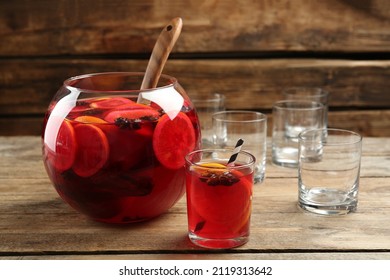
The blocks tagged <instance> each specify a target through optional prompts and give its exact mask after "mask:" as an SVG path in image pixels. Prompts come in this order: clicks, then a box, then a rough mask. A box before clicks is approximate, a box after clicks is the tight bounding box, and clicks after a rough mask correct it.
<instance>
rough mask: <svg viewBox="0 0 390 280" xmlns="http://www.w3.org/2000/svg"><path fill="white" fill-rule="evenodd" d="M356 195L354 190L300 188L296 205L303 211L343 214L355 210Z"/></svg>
mask: <svg viewBox="0 0 390 280" xmlns="http://www.w3.org/2000/svg"><path fill="white" fill-rule="evenodd" d="M354 194H355V195H354ZM356 195H357V194H356V192H355V193H353V192H351V193H346V192H344V191H340V190H334V189H333V190H332V189H324V188H311V189H309V190H307V191H303V190H300V193H299V200H298V206H299V207H300V208H301V209H303V210H305V211H308V212H312V213H316V214H321V215H344V214H348V213H350V212H355V211H356V208H357V198H356Z"/></svg>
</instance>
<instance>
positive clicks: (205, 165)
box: [200, 162, 226, 169]
mask: <svg viewBox="0 0 390 280" xmlns="http://www.w3.org/2000/svg"><path fill="white" fill-rule="evenodd" d="M200 166H202V167H213V168H223V169H225V168H226V166H225V165H223V164H220V163H216V162H207V163H202V164H200Z"/></svg>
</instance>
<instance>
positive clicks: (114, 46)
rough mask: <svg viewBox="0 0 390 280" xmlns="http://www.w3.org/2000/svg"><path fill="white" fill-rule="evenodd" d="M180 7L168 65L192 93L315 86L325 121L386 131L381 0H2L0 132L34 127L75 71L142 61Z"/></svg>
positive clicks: (239, 103) (241, 103)
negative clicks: (322, 93) (326, 109)
mask: <svg viewBox="0 0 390 280" xmlns="http://www.w3.org/2000/svg"><path fill="white" fill-rule="evenodd" d="M177 16H180V17H181V18H182V19H183V23H184V25H183V30H182V34H181V36H180V38H179V40H178V42H177V44H176V46H175V48H174V50H173V53H172V54H171V56H170V58H169V60H168V63H167V65H166V67H165V69H164V73H166V74H170V75H172V76H175V77H177V78H178V80H179V82H180V83H181V84H182V85H183V87H184V88H185V89H186V90H187V93H188V94H189V95H190V96H191V97H194V96H199V95H201V96H205V95H207V94H210V93H213V92H219V93H223V94H225V95H226V98H227V100H226V101H227V108H228V109H250V110H258V111H261V112H265V113H268V114H269V113H270V112H271V106H272V104H273V103H274V102H275V101H277V100H278V99H280V98H281V91H282V90H283V88H285V87H290V86H320V87H323V88H325V89H327V90H328V91H329V92H330V113H329V126H331V127H339V128H346V129H352V130H355V131H358V132H361V133H362V134H363V135H365V136H390V1H388V0H327V1H321V0H318V1H315V0H313V1H307V0H295V1H290V0H273V1H270V0H257V1H255V0H253V1H250V0H225V1H218V0H183V1H179V0H172V1H165V0H128V1H125V0H121V1H120V0H107V1H103V0H85V1H81V0H57V1H50V0H46V1H43V0H42V1H40V0H36V1H28V0H13V1H0V135H39V134H40V133H41V124H42V118H43V115H44V112H45V110H46V108H47V106H48V104H49V102H50V100H51V98H52V97H53V95H54V94H55V93H56V91H57V89H58V88H59V87H60V86H61V84H62V81H63V80H64V79H66V78H68V77H70V76H74V75H79V74H85V73H90V72H101V71H144V69H145V68H146V65H147V61H148V58H149V55H150V52H151V51H152V48H153V46H154V43H155V41H156V38H157V36H158V35H159V33H160V31H161V30H162V28H163V27H164V26H165V25H166V24H167V23H168V22H169V21H170V20H171V19H172V18H174V17H177Z"/></svg>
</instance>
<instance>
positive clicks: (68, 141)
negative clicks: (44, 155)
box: [48, 120, 77, 171]
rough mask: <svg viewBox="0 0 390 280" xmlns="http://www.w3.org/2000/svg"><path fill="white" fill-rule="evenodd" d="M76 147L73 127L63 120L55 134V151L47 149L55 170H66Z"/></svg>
mask: <svg viewBox="0 0 390 280" xmlns="http://www.w3.org/2000/svg"><path fill="white" fill-rule="evenodd" d="M76 148H77V144H76V139H75V132H74V129H73V127H72V125H71V124H70V123H69V122H68V121H67V120H64V121H63V122H62V124H61V126H60V129H59V130H58V134H57V135H56V142H55V151H49V153H48V159H49V161H50V162H51V164H52V165H53V166H54V167H55V168H56V169H57V170H59V171H64V170H67V169H69V168H71V167H72V165H73V162H74V160H75V157H76Z"/></svg>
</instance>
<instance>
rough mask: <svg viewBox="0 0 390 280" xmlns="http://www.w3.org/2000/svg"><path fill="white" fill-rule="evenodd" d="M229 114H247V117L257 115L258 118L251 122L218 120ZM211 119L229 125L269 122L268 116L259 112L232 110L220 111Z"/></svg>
mask: <svg viewBox="0 0 390 280" xmlns="http://www.w3.org/2000/svg"><path fill="white" fill-rule="evenodd" d="M228 114H232V115H234V114H247V115H256V116H257V118H252V119H249V120H230V119H227V118H218V116H222V115H228ZM211 118H212V119H213V120H216V121H223V122H227V123H251V122H264V121H266V120H267V115H266V114H263V113H261V112H257V111H249V110H230V111H219V112H216V113H214V114H212V115H211Z"/></svg>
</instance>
